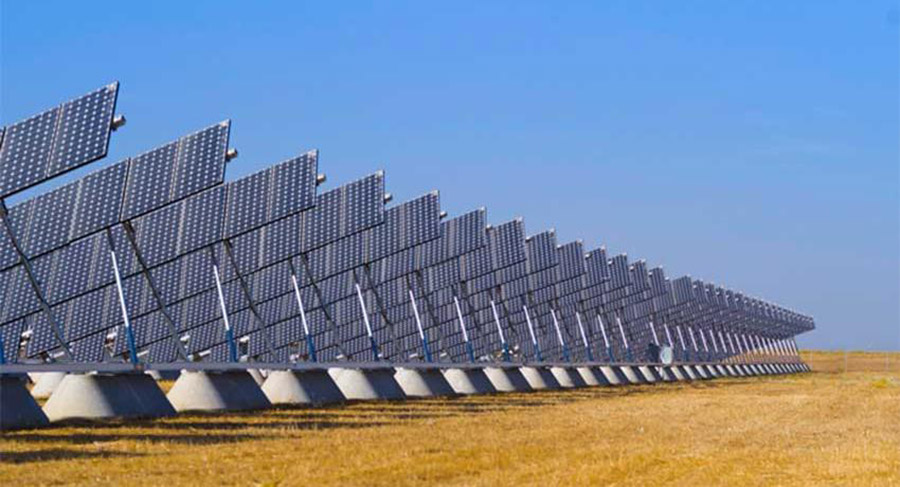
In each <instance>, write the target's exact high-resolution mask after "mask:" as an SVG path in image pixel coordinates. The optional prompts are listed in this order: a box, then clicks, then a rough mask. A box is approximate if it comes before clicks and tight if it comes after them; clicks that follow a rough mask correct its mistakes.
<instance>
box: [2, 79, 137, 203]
mask: <svg viewBox="0 0 900 487" xmlns="http://www.w3.org/2000/svg"><path fill="white" fill-rule="evenodd" d="M118 88H119V85H118V83H112V84H110V85H108V86H105V87H103V88H100V89H98V90H95V91H93V92H91V93H88V94H87V95H84V96H82V97H79V98H76V99H74V100H71V101H69V102H67V103H64V104H63V105H61V106H59V107H56V108H53V109H50V110H47V111H45V112H43V113H40V114H38V115H35V116H33V117H31V118H28V119H26V120H23V121H21V122H18V123H16V124H13V125H11V126H9V127H6V129H5V131H4V137H3V144H2V146H0V197H3V198H5V197H7V196H9V195H11V194H13V193H17V192H19V191H22V190H24V189H27V188H29V187H31V186H34V185H36V184H40V183H41V182H43V181H46V180H47V179H50V178H53V177H55V176H58V175H60V174H62V173H64V172H67V171H69V170H71V169H75V168H77V167H80V166H83V165H85V164H87V163H90V162H93V161H95V160H97V159H100V158H102V157H104V156H106V151H107V148H108V146H109V133H110V131H111V130H112V118H113V113H114V111H115V105H116V97H117V95H118Z"/></svg>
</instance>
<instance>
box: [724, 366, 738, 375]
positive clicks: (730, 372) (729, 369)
mask: <svg viewBox="0 0 900 487" xmlns="http://www.w3.org/2000/svg"><path fill="white" fill-rule="evenodd" d="M723 367H725V373H727V374H728V377H740V376H741V374H739V373H738V371H737V369H735V368H734V366H733V365H723Z"/></svg>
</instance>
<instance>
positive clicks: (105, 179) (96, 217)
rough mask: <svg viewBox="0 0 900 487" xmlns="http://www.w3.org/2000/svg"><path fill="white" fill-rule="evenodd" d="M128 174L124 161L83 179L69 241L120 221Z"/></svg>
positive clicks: (126, 162) (126, 163)
mask: <svg viewBox="0 0 900 487" xmlns="http://www.w3.org/2000/svg"><path fill="white" fill-rule="evenodd" d="M127 175H128V161H124V162H120V163H118V164H116V165H114V166H111V167H108V168H106V169H103V170H100V171H97V172H95V173H93V174H89V175H87V176H85V177H84V179H82V180H81V181H80V183H79V188H78V200H77V202H76V204H75V209H74V216H72V230H71V234H70V235H69V240H75V239H78V238H81V237H83V236H85V235H88V234H90V233H93V232H95V231H97V230H100V229H103V228H107V227H111V226H113V225H115V224H116V223H118V221H119V213H120V212H121V210H122V197H123V193H124V191H125V177H126V176H127Z"/></svg>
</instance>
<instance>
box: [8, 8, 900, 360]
mask: <svg viewBox="0 0 900 487" xmlns="http://www.w3.org/2000/svg"><path fill="white" fill-rule="evenodd" d="M337 3H339V2H310V3H305V4H301V3H295V2H283V3H277V2H254V3H250V2H226V1H216V2H44V1H34V2H31V1H14V0H7V1H3V2H0V29H2V32H0V42H2V44H0V116H2V122H3V123H4V124H7V123H11V122H14V121H16V120H19V119H21V118H24V117H27V116H29V115H31V114H33V113H35V112H37V111H40V110H43V109H45V108H48V107H50V106H53V105H55V104H58V103H60V102H62V101H64V100H66V99H68V98H71V97H74V96H77V95H80V94H81V93H83V92H86V91H88V90H91V89H94V88H96V87H99V86H101V85H103V84H106V83H108V82H110V81H113V80H119V81H121V83H122V89H121V93H120V96H119V110H118V112H119V113H124V114H125V115H126V116H127V117H128V125H127V126H126V127H125V128H124V129H123V130H120V131H119V132H117V133H116V134H115V135H114V138H113V141H112V146H111V154H110V157H109V158H107V159H106V160H105V161H103V162H101V163H98V164H95V165H93V166H92V167H91V169H94V168H96V167H99V166H101V165H104V164H110V163H112V162H115V161H117V160H120V159H122V158H124V157H127V156H129V155H134V154H137V153H139V152H143V151H145V150H147V149H150V148H152V147H154V146H157V145H159V144H161V143H164V142H167V141H169V140H172V139H174V138H176V137H178V136H179V135H182V134H184V133H187V132H191V131H194V130H197V129H199V128H201V127H204V126H206V125H209V124H211V123H214V122H217V121H219V120H222V119H225V118H231V119H232V120H233V123H234V125H233V127H232V146H233V147H236V148H238V149H239V150H240V151H241V156H240V157H239V158H238V159H236V160H235V161H234V162H233V163H232V164H230V165H229V174H228V178H229V179H233V178H236V177H239V176H242V175H245V174H247V173H250V172H252V171H255V170H258V169H260V168H262V167H264V166H266V165H268V164H272V163H275V162H278V161H281V160H284V159H286V158H289V157H291V156H293V155H295V154H297V153H299V152H302V151H306V150H308V149H312V148H318V149H320V150H321V170H322V171H323V172H325V173H327V174H328V176H329V183H328V187H333V186H335V185H337V184H339V183H341V182H345V181H348V180H352V179H355V178H357V177H359V176H362V175H364V174H367V173H369V172H372V171H374V170H376V169H384V170H385V171H386V174H387V184H388V190H389V191H391V192H392V193H394V195H395V196H396V197H397V200H398V201H399V200H404V199H407V198H411V197H414V196H417V195H419V194H422V193H425V192H427V191H429V190H431V189H440V190H441V198H442V205H443V207H444V209H446V210H448V211H449V212H450V213H451V214H456V213H460V212H463V211H466V210H469V209H472V208H476V207H479V206H482V205H484V206H487V208H488V215H489V218H490V219H491V220H492V221H494V222H500V221H503V220H506V219H509V218H511V217H514V216H522V217H525V221H526V224H527V228H528V230H529V232H538V231H540V230H542V229H545V228H548V227H554V228H556V229H557V231H558V234H559V236H560V239H561V240H562V241H566V240H570V239H574V238H582V239H584V241H585V243H586V244H587V245H588V246H596V245H600V244H605V245H607V247H608V248H609V249H610V250H611V251H612V252H621V251H627V252H628V254H629V255H630V256H632V257H633V258H646V259H647V260H648V262H649V263H650V264H651V265H656V264H662V265H664V266H665V268H666V271H667V273H668V274H669V275H670V276H672V277H674V276H677V275H680V274H685V273H689V274H691V275H692V276H694V277H698V278H702V279H708V280H711V281H714V282H716V283H721V284H724V285H727V286H731V287H734V288H737V289H740V290H743V291H745V292H747V293H748V294H751V295H756V296H759V297H763V298H766V299H769V300H772V301H775V302H778V303H781V304H783V305H785V306H788V307H792V308H795V309H797V310H799V311H802V312H806V313H809V314H812V315H813V316H814V317H815V318H816V320H817V324H818V329H817V330H816V331H815V332H813V333H811V334H808V335H806V336H803V337H802V338H801V340H800V341H801V345H802V346H809V347H825V348H845V347H846V348H864V349H894V350H897V349H900V298H898V296H900V195H898V187H900V169H898V168H900V116H898V113H900V42H898V35H900V34H898V32H900V30H898V24H900V11H898V6H897V3H896V2H893V1H863V2H850V1H848V2H842V1H832V2H779V1H772V2H765V3H763V2H738V1H729V2H713V1H708V2H691V1H688V2H658V3H657V2H642V3H640V4H635V2H584V3H580V2H565V3H562V2H541V3H535V2H522V1H515V2H473V3H468V2H448V3H445V4H443V5H437V4H432V3H431V2H409V3H403V2H391V3H388V2H378V3H371V2H359V3H347V2H340V5H337ZM426 3H427V5H426ZM77 175H78V174H74V175H73V176H77ZM70 177H72V176H70ZM70 177H69V178H70ZM69 178H61V181H62V180H66V179H69ZM53 184H57V183H56V182H55V181H54V183H53ZM41 189H45V188H41Z"/></svg>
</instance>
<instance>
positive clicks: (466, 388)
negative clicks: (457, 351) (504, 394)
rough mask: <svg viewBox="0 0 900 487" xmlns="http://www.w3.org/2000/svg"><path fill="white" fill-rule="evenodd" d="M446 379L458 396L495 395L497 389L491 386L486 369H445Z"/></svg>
mask: <svg viewBox="0 0 900 487" xmlns="http://www.w3.org/2000/svg"><path fill="white" fill-rule="evenodd" d="M443 372H444V377H445V378H446V379H447V382H449V383H450V386H451V387H452V388H453V391H454V392H456V393H457V394H466V395H468V394H494V393H496V392H497V389H495V388H494V385H493V384H491V380H490V379H488V376H487V374H486V373H485V372H484V369H481V368H472V369H452V368H451V369H444V371H443Z"/></svg>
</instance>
